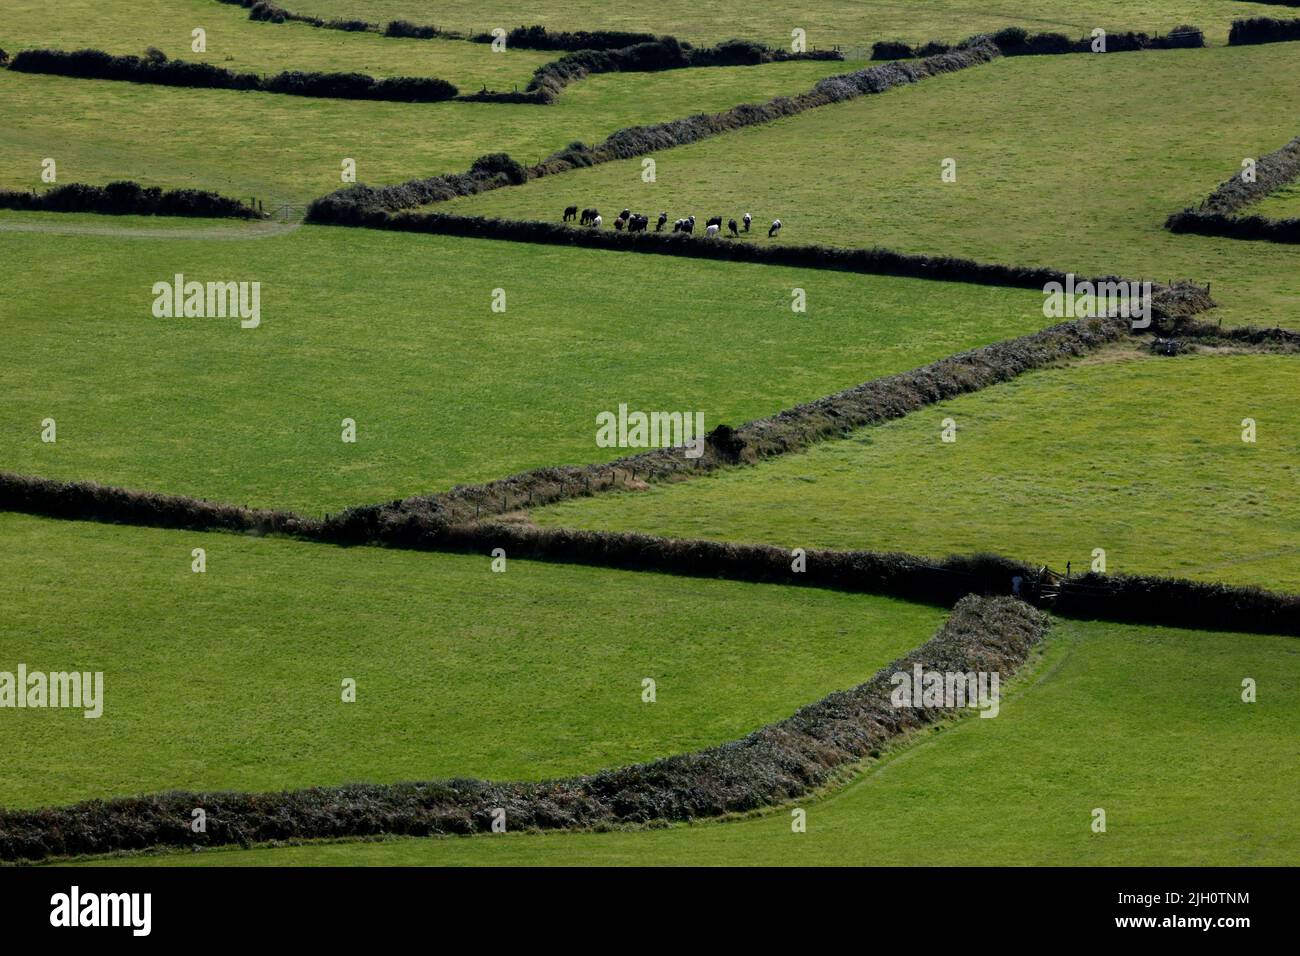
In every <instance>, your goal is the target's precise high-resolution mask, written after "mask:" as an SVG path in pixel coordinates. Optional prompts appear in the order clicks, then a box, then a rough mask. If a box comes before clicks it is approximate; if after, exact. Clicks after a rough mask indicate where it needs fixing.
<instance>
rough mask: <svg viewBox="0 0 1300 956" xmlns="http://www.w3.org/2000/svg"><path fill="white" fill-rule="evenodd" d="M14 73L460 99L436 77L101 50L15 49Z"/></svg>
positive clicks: (362, 96)
mask: <svg viewBox="0 0 1300 956" xmlns="http://www.w3.org/2000/svg"><path fill="white" fill-rule="evenodd" d="M8 69H10V70H13V71H14V72H15V73H36V74H44V75H53V76H63V77H69V78H72V79H78V80H109V81H112V82H126V83H149V84H157V85H160V86H178V87H191V88H197V89H211V90H234V91H237V92H252V93H275V94H281V95H286V96H308V97H313V98H317V99H347V100H380V101H387V102H395V103H437V102H442V101H445V100H450V99H454V98H456V97H457V96H458V95H459V94H460V90H459V89H457V87H456V86H455V84H453V83H449V82H447V81H446V80H441V79H438V78H437V77H415V76H387V77H383V78H381V79H375V78H374V77H373V76H370V75H369V74H368V73H321V72H310V73H309V72H303V71H300V70H286V71H284V72H282V73H277V74H274V75H271V76H263V75H262V74H258V73H235V72H234V71H232V70H228V69H226V68H225V67H220V66H214V65H213V64H211V63H202V62H197V63H195V62H190V61H187V60H171V59H168V58H167V57H166V55H165V54H163V53H162V52H161V51H153V52H152V53H150V54H146V55H145V56H143V57H139V56H115V55H113V54H110V53H105V52H104V51H103V50H95V49H84V50H75V51H68V50H48V49H38V50H19V51H18V52H17V53H15V54H14V55H13V57H12V59H11V60H10V62H9V64H8Z"/></svg>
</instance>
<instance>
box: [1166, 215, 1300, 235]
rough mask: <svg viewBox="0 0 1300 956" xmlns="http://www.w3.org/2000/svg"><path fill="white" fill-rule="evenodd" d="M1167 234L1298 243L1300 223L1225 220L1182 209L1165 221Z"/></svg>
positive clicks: (1257, 218)
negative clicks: (1192, 234) (1178, 233)
mask: <svg viewBox="0 0 1300 956" xmlns="http://www.w3.org/2000/svg"><path fill="white" fill-rule="evenodd" d="M1165 228H1166V229H1168V230H1169V231H1170V232H1181V233H1195V234H1196V235H1199V236H1219V237H1222V238H1225V239H1262V240H1264V241H1266V242H1291V243H1295V242H1300V219H1269V218H1266V217H1265V216H1225V215H1224V214H1223V213H1218V212H1198V211H1197V210H1194V209H1184V210H1183V211H1182V212H1176V213H1174V214H1173V215H1172V216H1170V217H1169V218H1168V219H1166V220H1165Z"/></svg>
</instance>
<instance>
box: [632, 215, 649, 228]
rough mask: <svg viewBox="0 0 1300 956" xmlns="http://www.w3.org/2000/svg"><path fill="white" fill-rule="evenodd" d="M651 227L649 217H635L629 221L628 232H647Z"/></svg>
mask: <svg viewBox="0 0 1300 956" xmlns="http://www.w3.org/2000/svg"><path fill="white" fill-rule="evenodd" d="M649 225H650V217H649V216H641V215H635V216H633V217H632V218H631V219H629V220H628V221H627V231H628V232H645V231H646V229H647V228H648V227H649Z"/></svg>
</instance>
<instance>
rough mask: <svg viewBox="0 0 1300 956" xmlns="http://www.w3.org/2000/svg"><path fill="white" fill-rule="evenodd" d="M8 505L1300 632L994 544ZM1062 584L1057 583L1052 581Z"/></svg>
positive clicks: (226, 509) (1297, 621)
mask: <svg viewBox="0 0 1300 956" xmlns="http://www.w3.org/2000/svg"><path fill="white" fill-rule="evenodd" d="M0 510H4V511H16V512H22V513H26V514H38V515H45V516H48V517H55V518H73V519H80V520H96V521H113V522H121V523H129V524H135V525H144V526H149V527H163V528H188V529H192V530H201V531H209V530H222V531H238V532H251V533H260V534H265V533H272V532H279V533H283V534H289V535H294V536H296V537H299V538H302V539H305V540H312V541H319V542H327V543H334V544H342V545H358V544H360V545H381V546H388V547H397V548H409V549H416V550H429V551H461V552H469V553H480V554H487V553H489V552H490V550H491V549H492V548H495V547H501V548H505V549H506V551H507V553H508V554H509V555H510V556H512V557H517V558H525V559H534V560H541V561H557V562H562V563H571V564H586V565H593V566H598V567H611V568H623V569H630V570H643V571H654V572H659V573H667V574H681V575H689V576H695V577H710V578H729V579H736V580H745V581H757V582H770V583H781V584H790V585H801V586H807V587H821V588H835V589H838V590H844V591H854V592H863V593H872V594H885V595H891V596H894V597H899V598H904V599H906V600H912V601H920V602H926V603H931V604H940V605H944V606H949V605H951V604H953V603H955V602H956V601H957V600H958V599H960V598H961V597H962V596H964V595H967V594H985V595H987V594H994V595H997V594H1004V595H1005V594H1009V593H1011V592H1012V590H1013V578H1015V577H1019V578H1021V579H1022V580H1021V593H1022V594H1023V595H1024V596H1025V597H1026V598H1027V599H1030V600H1033V601H1036V602H1038V603H1041V604H1043V605H1044V606H1048V607H1053V608H1054V609H1055V610H1056V611H1058V612H1059V613H1062V614H1069V615H1071V616H1076V617H1080V618H1096V619H1099V620H1110V621H1121V622H1137V623H1147V624H1158V625H1162V626H1167V627H1186V628H1193V629H1199V630H1209V629H1220V630H1228V631H1241V632H1250V633H1265V634H1288V635H1300V595H1295V594H1278V593H1273V592H1269V591H1265V590H1262V589H1259V588H1250V587H1230V586H1227V585H1220V584H1207V583H1201V582H1196V581H1185V580H1179V579H1174V578H1158V577H1137V576H1125V575H1092V574H1090V575H1087V576H1084V577H1082V578H1075V579H1071V580H1068V581H1064V582H1061V583H1060V584H1059V586H1057V587H1056V588H1055V589H1053V587H1051V586H1050V581H1045V580H1040V578H1039V576H1038V571H1037V569H1036V568H1034V567H1032V566H1030V565H1027V564H1025V563H1023V562H1020V561H1014V560H1011V559H1007V558H1001V557H997V556H994V555H973V556H958V557H950V558H946V559H943V560H940V561H931V560H927V559H924V558H918V557H915V556H912V555H907V554H882V553H877V552H870V551H822V550H817V549H813V550H809V551H808V552H807V567H806V570H805V571H802V572H796V571H794V570H793V569H792V568H791V556H790V552H789V551H788V550H785V549H783V548H776V547H769V546H763V545H744V544H729V543H725V542H719V541H692V540H686V539H674V538H658V537H653V536H650V535H642V534H633V533H611V532H601V531H579V530H571V529H564V528H525V527H519V526H517V525H510V524H503V523H491V522H485V523H480V524H453V523H451V522H449V521H448V520H447V517H446V513H445V511H441V510H434V509H432V508H426V507H423V506H420V507H411V503H410V502H394V503H393V504H391V505H379V506H364V507H359V508H352V509H348V510H347V511H345V512H343V513H341V514H339V515H337V516H333V517H327V518H326V519H325V520H324V521H315V520H312V519H307V518H303V517H300V516H298V515H294V514H292V513H289V512H276V511H257V510H253V509H248V508H239V507H236V506H231V505H220V504H214V503H211V502H206V501H198V500H196V499H193V498H185V497H181V496H175V495H157V494H149V493H142V492H132V491H126V490H123V489H116V488H104V487H101V486H98V485H94V484H91V483H84V482H59V481H52V480H49V479H42V478H33V477H27V476H19V475H11V474H6V473H3V472H0ZM1057 590H1059V593H1056V591H1057Z"/></svg>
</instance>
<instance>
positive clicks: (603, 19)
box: [292, 0, 1278, 48]
mask: <svg viewBox="0 0 1300 956" xmlns="http://www.w3.org/2000/svg"><path fill="white" fill-rule="evenodd" d="M292 9H294V10H297V11H300V12H303V13H313V14H315V15H316V16H320V17H342V16H353V17H360V18H361V19H365V20H370V21H372V22H383V21H388V20H394V19H407V20H413V21H415V22H416V23H428V24H436V25H438V26H441V27H443V28H444V29H451V30H471V29H472V30H474V31H480V30H488V29H491V28H492V27H496V26H504V27H506V28H510V27H513V26H518V25H519V24H521V23H524V24H532V23H541V24H544V25H546V26H547V27H550V28H551V29H554V30H584V29H585V30H593V29H598V28H600V29H607V30H638V31H647V32H651V33H671V34H673V35H675V36H678V37H681V38H682V39H685V40H691V41H693V42H699V43H712V42H716V41H718V40H722V39H726V38H728V37H733V36H740V37H744V38H746V39H752V40H762V41H764V42H766V43H770V44H772V45H773V46H786V45H788V44H789V43H790V31H791V30H792V29H794V28H795V27H800V28H802V29H804V30H806V31H807V34H808V43H809V44H811V45H815V46H819V47H822V48H825V47H829V46H834V45H836V44H840V45H842V46H846V45H853V44H867V45H870V44H871V43H872V42H874V41H876V40H881V39H904V40H909V41H912V42H924V41H925V40H934V39H942V40H959V39H963V38H964V37H967V36H970V35H971V34H972V33H979V32H982V31H992V30H998V29H1001V28H1002V27H1005V26H1012V25H1020V26H1023V27H1026V28H1027V29H1030V30H1033V31H1040V30H1053V31H1058V32H1063V33H1066V34H1069V35H1070V36H1072V37H1073V36H1084V35H1086V34H1087V33H1088V32H1089V31H1091V30H1092V29H1093V27H1098V26H1100V27H1104V28H1106V29H1108V30H1145V31H1146V32H1148V33H1163V32H1167V31H1168V30H1169V29H1170V28H1172V27H1174V26H1177V25H1178V24H1181V23H1189V22H1190V23H1192V24H1194V25H1196V26H1199V27H1201V28H1202V29H1203V30H1205V31H1207V37H1208V38H1209V39H1210V40H1212V41H1215V42H1227V38H1228V26H1229V25H1230V24H1231V22H1232V21H1233V20H1234V19H1236V18H1238V17H1258V16H1278V13H1277V7H1275V6H1267V5H1265V4H1259V3H1235V2H1234V3H1226V2H1222V0H1154V2H1148V3H1142V4H1134V3H1125V2H1123V0H1077V2H1071V3H1065V2H1062V0H1018V2H1016V3H1014V4H1011V3H1002V4H989V3H987V2H983V0H865V2H857V3H845V2H843V0H839V2H836V0H815V2H813V3H804V2H798V0H760V2H755V3H745V4H732V3H718V4H700V3H694V2H692V0H660V2H658V3H654V4H649V5H644V6H643V5H639V4H627V3H619V4H615V3H599V2H596V0H546V2H543V3H532V4H529V5H528V7H527V9H526V11H522V10H521V8H520V7H519V6H518V5H517V4H512V3H509V2H507V0H450V2H442V0H437V2H435V0H296V4H295V6H293V7H292Z"/></svg>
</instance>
